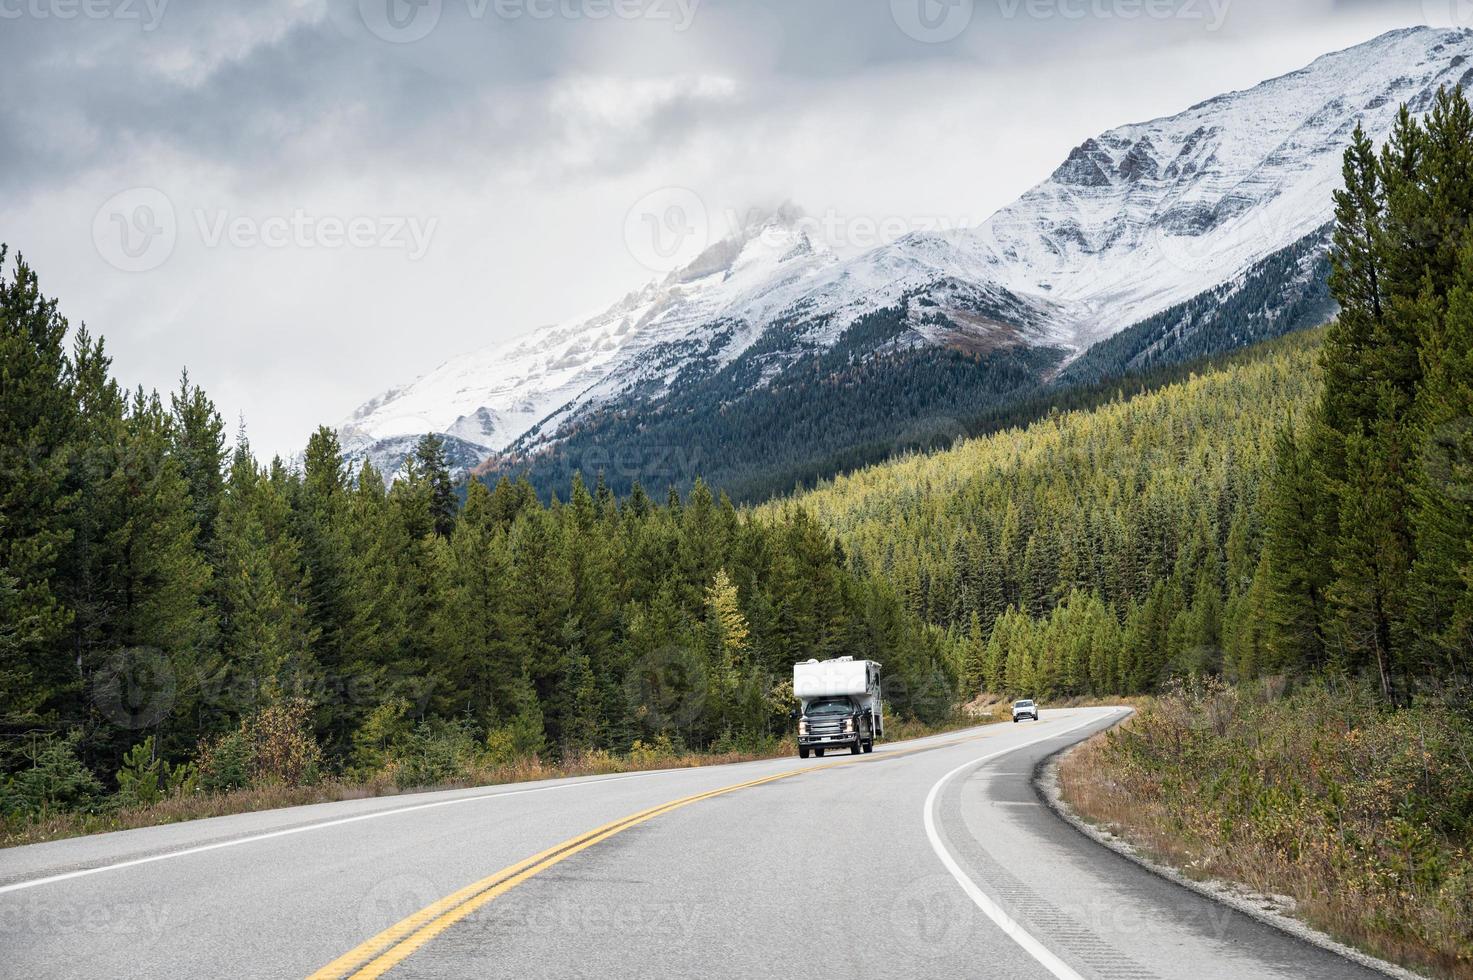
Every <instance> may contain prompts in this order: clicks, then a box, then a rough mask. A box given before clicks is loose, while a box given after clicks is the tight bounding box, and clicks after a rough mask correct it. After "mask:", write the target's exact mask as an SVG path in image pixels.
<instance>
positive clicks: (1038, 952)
mask: <svg viewBox="0 0 1473 980" xmlns="http://www.w3.org/2000/svg"><path fill="white" fill-rule="evenodd" d="M1121 711H1122V715H1121V717H1122V718H1123V717H1124V716H1125V715H1128V714H1129V713H1130V712H1129V710H1128V709H1121ZM1116 720H1117V721H1118V720H1119V719H1116ZM1097 721H1098V719H1095V718H1090V719H1086V720H1085V721H1082V722H1080V723H1079V724H1077V725H1075V726H1074V727H1073V728H1069V729H1066V730H1064V731H1062V732H1059V733H1058V734H1057V735H1050V736H1048V737H1049V738H1061V737H1063V736H1064V735H1069V734H1072V733H1073V732H1076V731H1078V730H1079V729H1081V728H1084V727H1086V726H1087V725H1093V724H1095V723H1096V722H1097ZM1038 741H1043V740H1042V739H1039V740H1038ZM1030 744H1032V743H1026V744H1024V745H1016V746H1013V747H1012V748H1009V749H1003V750H1001V751H999V752H993V753H991V754H990V755H984V756H982V757H981V758H979V759H971V760H969V761H967V762H963V763H962V764H961V765H959V766H957V767H956V768H955V769H953V770H951V771H950V772H948V773H947V774H946V775H944V776H942V777H941V778H940V779H938V780H936V782H935V784H934V785H933V786H932V787H931V791H930V792H929V793H928V794H926V802H925V803H924V804H923V806H922V811H921V815H922V820H923V822H924V823H925V827H926V839H927V840H928V841H930V843H931V850H933V851H935V852H936V856H937V857H938V858H940V859H941V863H942V865H943V866H944V867H945V868H946V870H947V872H948V873H949V874H950V875H951V876H952V877H953V878H955V879H956V883H957V884H958V885H960V886H961V888H962V891H964V892H966V894H967V897H968V898H970V899H971V900H972V903H973V904H974V905H976V906H977V907H978V908H979V909H981V910H982V912H983V914H984V915H986V916H987V917H988V918H989V919H991V920H992V921H993V922H994V923H995V924H996V925H997V927H998V928H999V929H1001V930H1002V931H1003V933H1004V934H1005V935H1006V936H1007V937H1008V938H1009V939H1011V940H1012V941H1013V942H1015V943H1017V944H1018V945H1019V946H1021V947H1023V949H1024V951H1025V952H1027V953H1028V955H1029V956H1031V957H1033V958H1034V959H1035V960H1037V961H1038V962H1039V964H1040V965H1041V966H1043V968H1044V969H1046V970H1048V971H1049V972H1050V973H1052V974H1053V975H1054V976H1055V977H1057V978H1058V980H1084V978H1083V977H1081V976H1080V975H1079V974H1078V973H1077V972H1075V971H1074V969H1073V968H1072V967H1071V966H1069V964H1068V963H1065V962H1064V961H1063V960H1062V959H1060V958H1059V957H1058V956H1057V955H1055V954H1054V952H1053V951H1052V950H1050V949H1049V948H1048V947H1047V946H1045V945H1044V944H1043V943H1042V942H1040V941H1039V940H1038V939H1037V937H1035V936H1034V935H1033V934H1032V933H1030V932H1029V931H1028V930H1027V929H1024V928H1023V926H1022V925H1020V924H1019V923H1018V921H1017V920H1016V919H1014V918H1013V917H1012V916H1010V915H1008V914H1007V912H1005V911H1003V908H1002V906H1001V905H999V904H998V902H997V901H996V899H994V898H993V897H992V896H990V895H988V894H987V893H986V892H984V891H983V890H982V889H981V887H979V886H978V884H977V883H976V882H975V881H973V880H972V878H971V877H970V876H969V875H968V874H967V873H966V872H965V871H963V870H962V867H961V865H960V864H958V863H957V861H956V859H955V858H954V857H952V855H951V852H950V851H948V850H947V849H946V845H945V844H943V843H942V842H941V835H940V834H938V833H937V832H936V798H937V797H938V796H939V795H940V794H941V789H942V787H944V786H945V785H946V784H947V783H948V782H950V781H951V779H952V777H954V776H955V775H957V774H958V773H960V772H963V771H964V770H967V769H971V768H974V767H976V766H980V765H984V764H986V763H988V762H991V761H992V760H994V759H1000V758H1002V757H1003V756H1005V755H1010V754H1012V753H1014V752H1017V751H1019V750H1021V749H1024V748H1027V747H1028V745H1030Z"/></svg>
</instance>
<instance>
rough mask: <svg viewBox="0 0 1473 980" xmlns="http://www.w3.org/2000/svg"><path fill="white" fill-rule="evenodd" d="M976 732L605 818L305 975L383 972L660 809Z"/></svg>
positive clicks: (332, 978)
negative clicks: (609, 819)
mask: <svg viewBox="0 0 1473 980" xmlns="http://www.w3.org/2000/svg"><path fill="white" fill-rule="evenodd" d="M981 737H983V736H981V735H973V736H970V737H968V738H961V739H954V740H952V741H949V742H942V743H938V744H936V745H923V746H920V747H918V748H913V749H901V750H898V751H894V752H886V753H883V754H882V755H872V756H867V757H864V758H863V759H850V760H847V761H845V762H831V763H824V764H822V765H817V766H806V767H804V768H801V769H792V770H789V771H788V772H780V773H776V774H775V775H771V776H763V777H762V778H761V779H752V780H749V781H747V782H745V783H736V784H735V785H732V786H723V787H721V788H720V789H713V790H709V791H707V792H705V793H697V794H695V795H694V796H687V797H684V798H682V799H679V800H672V801H671V802H669V803H662V804H660V805H659V806H656V807H651V808H650V809H648V810H642V811H640V812H639V813H636V814H633V815H631V816H627V817H624V818H622V819H619V820H615V821H614V822H613V823H606V824H604V825H603V826H602V827H595V828H594V829H593V830H590V831H588V832H587V833H584V834H580V835H579V836H577V837H573V838H571V839H569V840H566V841H563V842H562V843H561V844H555V845H553V846H552V847H550V848H548V849H547V850H545V851H543V852H541V853H540V854H534V855H532V856H531V857H529V858H527V859H526V860H524V861H518V862H517V863H516V864H513V865H511V866H510V867H507V868H502V869H501V870H500V871H498V872H496V873H495V874H493V875H490V876H488V877H485V878H482V879H481V880H480V881H477V882H473V883H471V884H469V885H466V886H465V887H464V888H462V889H460V890H459V891H457V892H455V893H454V894H451V895H447V896H445V897H444V898H442V899H440V900H439V901H438V902H435V903H434V904H432V905H429V906H426V907H425V908H422V909H420V910H419V911H418V912H416V913H414V914H413V915H411V916H409V917H408V918H406V919H404V920H403V921H401V922H397V923H395V924H394V925H392V926H390V927H389V928H387V929H385V930H384V931H383V932H381V933H379V934H378V935H376V936H374V937H373V938H372V939H369V940H368V941H367V942H364V943H362V944H361V945H359V946H356V947H354V948H353V949H351V950H349V951H348V952H346V953H344V954H343V955H342V956H339V957H338V958H337V959H335V960H333V961H332V962H331V963H329V964H327V966H324V967H323V968H322V969H320V970H318V971H317V972H316V973H313V974H312V975H311V977H310V978H309V980H338V978H341V977H354V978H370V977H380V976H383V975H384V973H386V972H387V971H389V970H391V969H393V968H394V967H395V966H397V965H398V964H399V963H402V962H403V961H404V960H405V959H406V958H407V957H409V956H410V955H412V954H413V953H414V952H415V951H416V950H418V949H419V948H420V947H422V946H423V945H424V944H425V943H427V942H429V941H430V940H431V939H434V938H435V937H436V936H438V935H440V933H442V932H444V931H445V930H446V929H449V928H450V927H451V926H453V925H454V924H455V923H457V922H459V921H460V920H461V919H464V918H465V917H466V916H468V915H470V914H471V913H472V912H474V911H476V909H478V908H480V907H481V906H483V905H485V904H486V903H487V902H490V901H492V900H494V899H495V898H497V897H498V896H500V895H504V894H506V893H507V892H509V891H511V890H512V889H513V888H515V887H517V886H518V885H520V884H521V883H522V882H524V881H526V880H527V879H528V878H531V877H533V876H534V875H537V874H540V873H541V872H543V871H546V870H547V869H548V868H550V867H552V866H553V865H555V864H557V863H558V862H560V861H566V860H567V859H568V858H570V857H572V856H573V855H574V854H577V853H579V852H580V851H585V850H587V849H588V848H590V847H592V846H593V845H595V844H598V843H599V842H601V841H606V840H608V839H609V838H610V837H613V836H614V835H615V834H619V833H623V832H624V831H626V830H628V829H629V828H630V827H637V826H638V825H640V824H642V823H644V822H645V821H647V820H653V819H654V818H655V817H658V816H660V815H662V814H666V813H669V812H670V811H672V810H679V809H680V808H681V807H686V806H690V805H691V804H692V803H699V802H701V801H702V800H709V799H712V798H714V797H717V796H725V795H726V794H728V793H735V792H736V791H738V790H743V789H751V788H752V787H753V786H762V785H764V784H766V783H775V782H777V781H778V780H782V779H791V778H793V777H794V776H801V775H803V774H804V773H808V772H814V771H815V770H819V769H837V768H840V767H842V766H850V765H854V764H855V763H858V762H861V761H870V760H872V761H879V760H881V759H895V758H898V757H900V756H905V755H912V754H914V753H916V752H924V751H927V750H928V749H937V748H945V747H947V746H951V745H960V744H961V743H963V742H971V741H975V740H976V739H978V738H981Z"/></svg>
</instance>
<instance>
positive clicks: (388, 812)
mask: <svg viewBox="0 0 1473 980" xmlns="http://www.w3.org/2000/svg"><path fill="white" fill-rule="evenodd" d="M943 734H953V733H950V732H947V733H943ZM939 737H940V736H926V738H939ZM914 741H925V738H922V739H915V740H914ZM896 744H901V743H896ZM755 761H756V762H767V761H778V760H767V759H760V760H755ZM745 764H747V763H739V765H745ZM710 768H713V767H710V766H689V767H684V768H680V769H656V770H653V771H651V772H630V773H620V774H618V775H614V776H604V777H601V778H597V779H589V778H586V777H585V778H578V777H574V778H572V779H570V780H569V781H567V782H563V783H558V784H557V785H555V786H534V787H532V788H529V789H516V790H502V791H500V792H495V793H478V794H476V795H474V796H458V797H456V798H455V799H451V800H436V801H434V802H433V803H416V804H414V805H412V806H401V807H392V808H389V809H384V810H375V811H373V812H372V813H360V814H357V815H355V816H351V817H340V818H338V819H336V820H324V821H321V822H319V823H309V824H304V825H302V826H299V827H284V828H282V829H281V830H271V831H267V832H265V833H261V834H249V835H247V836H245V837H233V838H231V839H230V840H223V841H215V842H214V843H212V844H199V845H196V846H195V847H185V848H180V849H179V850H177V851H164V852H163V853H160V854H150V855H147V856H146V857H139V858H130V859H129V860H127V861H117V862H114V863H112V864H99V865H97V866H95V867H91V868H78V869H77V870H76V871H65V872H62V873H61V874H54V875H46V876H45V877H42V878H30V879H27V880H25V881H16V882H12V883H10V884H8V885H0V895H5V894H8V893H10V892H18V891H24V890H25V889H27V888H39V887H40V886H41V885H54V884H57V883H59V882H63V881H70V880H72V879H74V878H85V877H87V876H89V875H96V874H102V873H103V872H104V871H121V870H122V869H124V868H134V867H137V866H139V865H141V864H153V863H154V862H156V861H171V860H173V859H175V858H182V857H189V856H191V855H194V854H203V853H205V852H206V851H218V850H220V849H221V848H226V847H239V846H240V845H242V844H254V843H256V842H258V841H263V840H272V839H274V838H277V837H290V836H292V835H294V834H306V833H311V832H312V831H315V830H327V829H328V828H331V827H341V826H343V825H345V824H351V823H360V822H362V821H365V820H377V819H379V818H380V817H394V816H398V815H399V814H401V813H414V812H416V811H419V810H433V809H435V808H437V807H442V806H455V805H456V804H459V803H480V802H484V801H486V800H498V799H501V798H502V797H509V796H526V795H528V794H531V793H551V792H553V791H555V790H560V789H573V788H575V787H578V786H591V785H594V784H597V783H612V782H617V781H619V780H623V779H643V778H645V777H649V776H668V775H671V774H672V773H687V772H700V771H702V770H704V769H710Z"/></svg>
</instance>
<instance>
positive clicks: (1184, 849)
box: [1059, 685, 1473, 978]
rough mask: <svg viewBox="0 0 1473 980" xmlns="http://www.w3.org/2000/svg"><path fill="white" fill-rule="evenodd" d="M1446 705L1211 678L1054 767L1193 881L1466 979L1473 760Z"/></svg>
mask: <svg viewBox="0 0 1473 980" xmlns="http://www.w3.org/2000/svg"><path fill="white" fill-rule="evenodd" d="M1470 749H1473V733H1470V731H1469V726H1468V723H1467V722H1466V721H1465V720H1463V719H1461V718H1459V717H1458V716H1457V715H1456V714H1454V713H1452V712H1449V711H1448V710H1447V709H1445V708H1434V707H1418V708H1414V709H1406V710H1402V711H1396V712H1391V711H1384V710H1381V709H1379V708H1378V707H1377V706H1376V705H1375V704H1374V703H1373V702H1372V701H1370V699H1367V698H1364V697H1362V696H1361V695H1360V694H1358V693H1357V692H1354V691H1344V690H1342V691H1338V692H1337V691H1330V690H1327V689H1325V688H1313V689H1306V690H1304V691H1301V692H1297V693H1295V694H1293V695H1290V696H1288V697H1265V696H1263V692H1262V689H1257V690H1256V691H1251V692H1250V691H1246V690H1239V689H1232V688H1225V687H1221V686H1215V685H1209V686H1207V687H1205V688H1201V689H1198V690H1195V691H1183V692H1176V693H1174V694H1171V695H1168V696H1165V697H1163V698H1161V699H1159V700H1158V701H1157V702H1156V703H1155V704H1153V705H1150V706H1147V707H1146V708H1144V709H1143V710H1142V711H1141V713H1140V714H1139V715H1138V716H1137V717H1136V718H1134V719H1132V720H1131V721H1130V722H1128V723H1127V724H1126V726H1124V727H1123V728H1121V729H1118V730H1116V731H1115V732H1111V733H1106V734H1104V735H1101V736H1097V737H1095V738H1094V739H1091V740H1090V741H1089V742H1087V743H1086V744H1085V745H1083V746H1082V747H1080V748H1079V749H1077V750H1076V751H1075V752H1073V753H1071V754H1070V755H1068V756H1066V757H1065V759H1064V760H1063V761H1062V763H1061V764H1060V767H1059V784H1060V789H1061V791H1062V794H1063V797H1064V800H1065V801H1066V802H1067V803H1068V804H1069V805H1070V806H1071V807H1073V808H1074V810H1075V811H1076V812H1077V813H1079V814H1080V815H1081V816H1083V817H1085V818H1086V819H1088V820H1090V821H1091V822H1094V823H1096V824H1098V825H1101V826H1104V827H1107V828H1108V829H1110V830H1112V831H1113V832H1115V833H1116V834H1118V835H1119V836H1121V837H1123V838H1124V839H1126V840H1128V841H1130V842H1131V843H1132V844H1134V845H1135V846H1136V847H1138V848H1140V849H1141V850H1142V851H1143V852H1145V853H1146V854H1148V855H1150V856H1151V857H1153V858H1156V859H1158V860H1161V861H1163V862H1164V863H1167V864H1171V865H1173V866H1175V867H1178V868H1180V869H1181V870H1182V871H1183V872H1185V873H1186V874H1188V875H1191V876H1193V877H1198V878H1216V879H1223V880H1228V881H1233V882H1237V883H1239V884H1242V885H1245V886H1247V887H1249V888H1251V889H1253V890H1255V891H1257V892H1260V893H1265V894H1273V895H1282V896H1287V897H1289V898H1291V899H1293V901H1294V903H1295V914H1296V915H1297V916H1298V917H1299V918H1301V919H1303V920H1304V921H1306V922H1308V923H1309V924H1310V925H1312V926H1314V927H1316V928H1318V929H1320V930H1322V931H1324V932H1326V933H1329V934H1330V935H1332V936H1335V937H1336V938H1338V939H1340V940H1341V941H1343V942H1346V943H1349V944H1351V945H1354V946H1357V947H1359V948H1361V949H1364V950H1367V951H1368V952H1371V953H1373V954H1375V955H1377V956H1381V957H1383V958H1385V959H1388V960H1391V961H1393V962H1398V963H1402V964H1404V965H1406V966H1409V967H1412V968H1414V969H1419V970H1423V971H1427V972H1430V973H1432V974H1434V975H1438V976H1445V977H1454V978H1473V927H1470V923H1473V849H1470V843H1473V841H1470V831H1473V827H1470V825H1469V822H1470V819H1473V816H1470V809H1469V808H1470V804H1473V769H1470V768H1469V766H1470V763H1469V757H1468V753H1469V751H1470Z"/></svg>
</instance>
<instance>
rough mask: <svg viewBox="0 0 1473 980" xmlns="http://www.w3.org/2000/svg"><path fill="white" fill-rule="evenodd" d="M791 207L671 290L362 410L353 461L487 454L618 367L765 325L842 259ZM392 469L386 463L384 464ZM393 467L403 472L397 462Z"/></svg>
mask: <svg viewBox="0 0 1473 980" xmlns="http://www.w3.org/2000/svg"><path fill="white" fill-rule="evenodd" d="M799 219H800V215H799V214H798V213H797V212H796V211H795V210H793V209H791V208H786V207H785V208H782V209H779V210H778V211H776V212H774V213H772V214H770V215H767V216H765V218H764V219H763V220H760V221H754V222H752V223H751V224H749V226H748V227H746V228H743V229H741V230H740V231H739V232H737V233H736V234H735V235H733V236H732V237H730V238H728V239H725V240H723V241H721V242H718V243H717V244H715V245H713V246H711V247H710V248H708V249H706V250H705V251H704V252H703V253H701V255H699V256H698V257H697V258H696V259H695V260H694V261H692V262H691V263H690V264H689V265H688V266H686V267H685V268H683V269H679V270H677V271H675V272H673V273H671V274H670V275H669V276H668V277H666V278H665V279H664V280H663V281H658V282H652V283H650V284H648V285H646V286H645V287H644V288H643V289H641V290H639V291H638V292H634V293H630V294H629V295H628V296H625V297H624V298H623V299H622V300H620V301H619V302H617V303H615V304H614V305H613V306H611V307H609V308H608V309H607V310H605V311H603V312H602V313H599V314H596V315H594V316H592V317H588V318H586V319H578V320H573V321H570V322H568V323H563V324H558V325H556V326H550V327H544V328H542V329H540V330H537V331H535V332H533V333H531V334H528V335H527V336H525V337H521V338H518V339H516V340H514V341H512V342H510V343H508V344H504V345H500V346H495V347H488V348H485V349H483V350H479V351H476V352H473V353H471V354H466V355H464V356H461V357H458V358H455V359H453V360H450V361H447V362H445V363H444V364H442V365H440V366H439V367H438V368H436V369H435V370H433V371H431V372H430V373H429V374H426V375H425V376H423V377H421V378H420V379H418V380H417V381H415V382H413V383H412V384H409V385H407V386H405V387H402V388H395V389H392V390H390V391H388V392H385V393H384V394H382V395H379V396H378V397H376V398H374V399H372V400H371V401H368V402H366V403H364V404H363V405H362V406H360V407H359V408H358V409H357V411H355V412H354V413H353V415H352V416H351V417H350V418H349V419H348V420H347V421H346V422H345V423H343V424H342V425H341V426H340V427H339V430H338V433H339V437H340V439H341V440H342V442H343V447H344V449H345V450H347V451H348V453H349V455H350V456H353V457H361V456H362V455H363V454H365V453H368V454H370V455H377V454H375V453H373V451H372V447H373V446H374V445H375V444H377V443H381V442H385V441H392V447H386V448H392V449H393V450H394V453H395V454H397V453H398V450H399V448H400V447H399V443H398V440H397V439H396V437H402V436H408V435H422V434H424V433H426V432H441V433H446V434H449V435H453V436H456V437H457V438H459V439H461V440H464V441H465V442H467V443H470V444H473V445H476V446H480V447H482V449H483V450H484V451H485V452H484V454H483V456H484V455H487V454H489V453H490V452H493V451H497V450H501V449H505V448H506V447H507V446H509V445H510V444H511V443H512V442H513V441H515V440H516V439H517V438H518V437H519V436H521V435H522V434H523V433H525V432H526V431H527V430H528V429H530V428H531V427H532V426H533V425H534V424H535V423H537V422H539V421H540V420H542V419H543V418H545V417H546V416H547V415H548V414H549V413H551V412H553V411H555V410H557V409H558V408H560V407H562V406H563V405H565V404H567V403H568V402H570V401H572V400H574V399H575V398H576V397H577V396H579V395H580V394H582V393H583V392H585V391H586V390H588V389H589V388H590V387H592V386H594V385H596V384H597V383H598V382H599V381H600V380H602V379H603V378H604V377H605V376H606V375H608V374H609V373H610V372H611V370H613V369H614V367H615V366H616V365H618V364H619V363H621V362H625V361H628V360H630V359H632V358H635V357H637V356H638V355H639V354H640V353H641V352H644V351H647V350H650V349H652V348H657V347H660V346H662V345H666V344H670V343H677V342H681V341H689V340H690V339H691V336H692V334H693V332H697V331H700V330H703V329H707V328H709V327H711V325H712V324H715V323H718V322H720V321H721V320H722V319H723V317H725V316H726V315H727V314H728V313H729V311H731V310H734V309H741V310H744V311H747V312H748V313H749V314H750V315H752V316H754V317H756V318H757V319H761V318H762V317H763V316H765V315H767V312H768V306H769V305H770V302H773V301H776V297H777V295H778V294H779V293H784V292H787V291H791V290H794V289H799V288H801V286H800V284H801V283H802V282H803V281H805V280H807V279H809V278H811V277H812V276H813V275H814V274H815V273H816V272H817V271H818V270H820V269H822V268H824V267H825V266H827V265H829V264H831V263H833V262H836V261H837V259H836V257H835V256H834V255H833V253H832V252H831V251H829V250H828V248H827V247H826V246H824V245H823V244H822V243H818V242H815V241H813V240H812V238H811V237H810V236H809V235H808V233H807V231H806V230H804V229H803V228H802V227H800V221H799ZM376 462H378V463H379V465H380V467H381V468H383V464H384V462H386V461H385V460H376ZM388 462H390V463H391V468H392V467H396V466H397V462H394V461H388Z"/></svg>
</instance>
